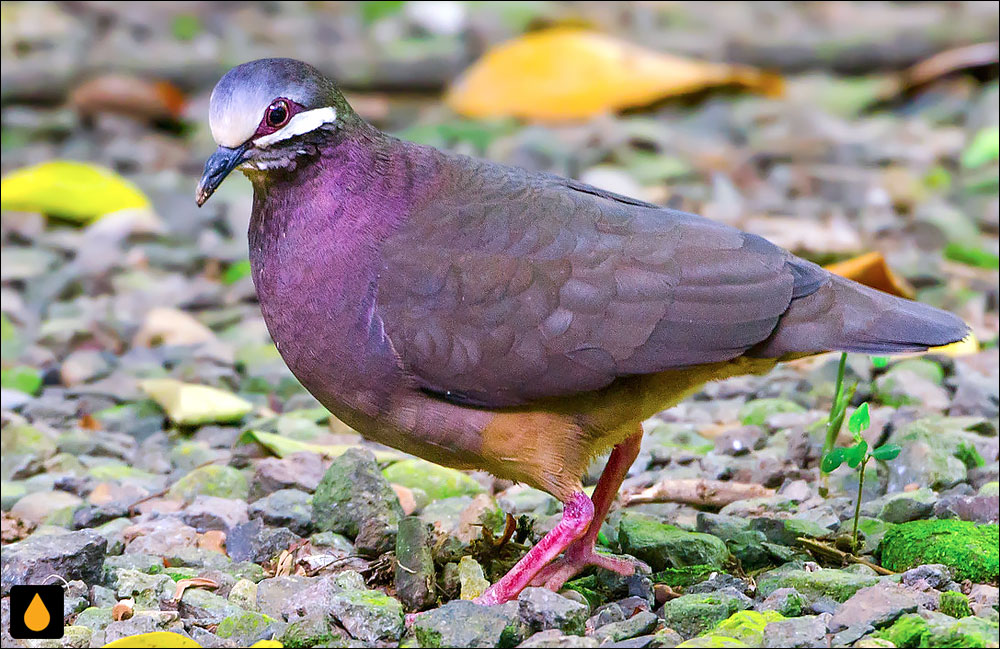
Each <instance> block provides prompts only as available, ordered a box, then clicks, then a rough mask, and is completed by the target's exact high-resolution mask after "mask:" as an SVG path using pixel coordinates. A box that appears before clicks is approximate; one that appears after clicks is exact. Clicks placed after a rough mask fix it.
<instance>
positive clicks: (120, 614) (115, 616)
mask: <svg viewBox="0 0 1000 649" xmlns="http://www.w3.org/2000/svg"><path fill="white" fill-rule="evenodd" d="M134 613H135V600H134V599H123V600H121V601H119V602H118V603H117V604H115V605H114V606H113V607H112V608H111V619H112V620H114V621H115V622H121V621H122V620H127V619H129V618H130V617H132V615H133V614H134Z"/></svg>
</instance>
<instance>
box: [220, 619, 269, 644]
mask: <svg viewBox="0 0 1000 649" xmlns="http://www.w3.org/2000/svg"><path fill="white" fill-rule="evenodd" d="M275 622H276V620H275V619H274V618H271V617H269V616H267V615H264V614H262V613H254V612H253V611H244V612H242V613H236V614H234V615H227V616H226V617H224V618H222V621H221V622H219V627H218V628H217V629H216V631H215V634H216V635H217V636H219V637H220V638H227V639H229V640H232V641H233V642H235V643H236V646H238V647H249V646H250V645H252V644H253V643H255V642H257V641H258V640H266V639H267V637H268V636H270V635H272V634H273V627H274V624H275Z"/></svg>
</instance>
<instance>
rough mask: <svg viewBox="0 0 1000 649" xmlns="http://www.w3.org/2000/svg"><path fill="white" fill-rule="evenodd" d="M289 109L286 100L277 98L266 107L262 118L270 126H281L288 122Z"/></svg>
mask: <svg viewBox="0 0 1000 649" xmlns="http://www.w3.org/2000/svg"><path fill="white" fill-rule="evenodd" d="M289 116H291V111H290V110H288V102H287V101H285V100H284V99H278V100H276V101H275V102H274V103H272V104H271V105H270V106H268V107H267V114H266V115H265V118H264V120H265V121H266V122H267V125H268V126H270V127H271V128H281V127H282V126H284V125H285V124H286V123H287V122H288V118H289Z"/></svg>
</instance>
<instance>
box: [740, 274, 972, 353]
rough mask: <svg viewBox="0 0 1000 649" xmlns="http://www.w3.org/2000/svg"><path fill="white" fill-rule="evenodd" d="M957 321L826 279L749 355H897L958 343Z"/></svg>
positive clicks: (960, 325) (963, 330) (963, 331)
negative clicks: (832, 352)
mask: <svg viewBox="0 0 1000 649" xmlns="http://www.w3.org/2000/svg"><path fill="white" fill-rule="evenodd" d="M968 333H969V328H968V326H967V325H966V324H965V323H964V322H962V320H961V319H960V318H958V317H956V316H954V315H952V314H950V313H948V312H946V311H942V310H941V309H936V308H934V307H932V306H927V305H926V304H921V303H919V302H914V301H912V300H907V299H904V298H900V297H896V296H894V295H890V294H888V293H883V292H882V291H878V290H875V289H873V288H869V287H867V286H863V285H861V284H858V283H857V282H853V281H851V280H849V279H844V278H843V277H839V276H837V275H830V276H829V281H828V282H827V283H825V284H823V285H822V286H821V287H820V288H819V289H818V290H816V291H815V292H813V293H811V294H810V295H806V296H804V297H801V298H796V299H794V300H792V303H791V304H790V305H789V307H788V310H787V311H786V312H785V315H783V316H782V317H781V320H780V321H779V322H778V326H777V327H775V330H774V333H773V334H771V336H770V337H769V338H768V339H767V340H765V341H764V342H763V343H761V344H760V345H758V346H757V348H755V349H754V350H753V351H752V352H751V353H752V354H753V355H754V356H762V357H765V358H782V357H789V356H800V355H803V354H809V353H816V352H825V351H841V352H859V353H864V354H898V353H902V352H915V351H923V350H925V349H927V348H928V347H937V346H939V345H947V344H949V343H953V342H957V341H959V340H962V339H963V338H965V336H966V335H967V334H968Z"/></svg>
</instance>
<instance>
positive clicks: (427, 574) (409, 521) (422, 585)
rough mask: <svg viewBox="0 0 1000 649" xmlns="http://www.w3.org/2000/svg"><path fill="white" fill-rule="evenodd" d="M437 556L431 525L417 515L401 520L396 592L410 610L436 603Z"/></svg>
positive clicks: (421, 608)
mask: <svg viewBox="0 0 1000 649" xmlns="http://www.w3.org/2000/svg"><path fill="white" fill-rule="evenodd" d="M434 579H435V573H434V559H433V557H432V556H431V547H430V536H429V534H428V532H427V525H426V524H425V523H424V522H423V521H422V520H420V519H419V518H417V517H416V516H407V517H406V518H403V519H402V520H401V521H399V532H398V534H397V536H396V570H395V584H396V596H397V597H399V601H401V602H402V603H403V606H404V607H405V608H406V610H408V611H422V610H423V609H425V608H427V607H428V606H430V605H431V604H433V603H434V600H435V598H436V585H435V582H434Z"/></svg>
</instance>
